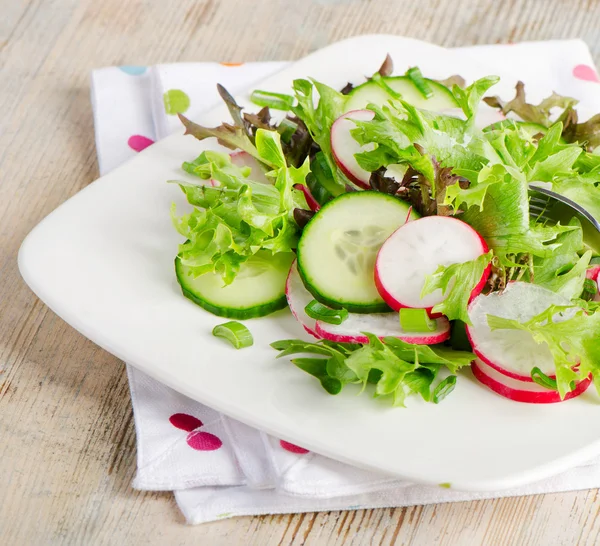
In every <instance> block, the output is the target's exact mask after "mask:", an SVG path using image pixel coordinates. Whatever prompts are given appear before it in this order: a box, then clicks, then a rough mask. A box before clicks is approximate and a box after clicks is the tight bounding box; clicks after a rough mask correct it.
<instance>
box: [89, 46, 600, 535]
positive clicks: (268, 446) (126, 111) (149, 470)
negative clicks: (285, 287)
mask: <svg viewBox="0 0 600 546" xmlns="http://www.w3.org/2000/svg"><path fill="white" fill-rule="evenodd" d="M455 51H456V52H457V54H458V55H462V56H464V58H465V59H472V60H473V61H474V62H477V63H479V64H480V65H483V66H486V67H488V68H489V70H488V72H489V73H490V74H500V75H502V76H503V83H502V86H503V87H502V89H501V90H500V91H499V92H500V93H501V94H502V93H506V94H507V96H509V97H510V96H511V94H512V88H513V86H514V83H515V81H516V80H518V79H521V80H524V81H525V82H526V83H527V91H528V96H530V97H532V99H533V100H541V99H542V98H543V97H544V96H546V95H547V94H549V92H550V91H556V92H558V93H562V94H566V95H572V96H575V97H578V98H579V99H581V102H582V106H583V109H584V112H585V111H586V109H587V111H588V112H589V114H591V113H594V112H598V111H600V84H599V80H598V76H597V73H596V70H595V68H594V65H593V60H592V57H591V55H590V52H589V50H588V48H587V46H586V45H585V44H584V43H583V42H581V41H579V40H568V41H549V42H529V43H520V44H514V45H490V46H478V47H470V48H460V49H456V50H455ZM287 64H288V63H286V62H260V63H246V64H241V65H231V64H222V63H179V64H164V65H156V66H151V67H144V66H121V67H109V68H102V69H98V70H95V71H94V72H93V73H92V78H91V93H92V105H93V110H94V123H95V137H96V149H97V154H98V163H99V166H100V172H101V174H106V173H107V172H109V171H110V170H112V169H114V168H115V167H117V166H119V165H120V164H121V163H123V162H124V161H126V160H127V159H129V158H131V157H133V156H134V155H135V154H136V153H137V152H139V151H141V150H143V149H144V148H146V147H147V146H149V145H151V144H152V143H153V142H154V141H156V140H158V139H161V138H164V137H166V136H168V135H169V134H171V133H172V132H174V131H175V130H178V129H179V127H180V123H179V120H178V119H177V116H176V114H177V113H179V112H180V113H185V114H186V116H189V117H191V118H192V119H193V118H194V117H197V116H199V115H200V114H201V113H202V112H204V111H207V110H210V109H211V108H212V107H214V106H215V105H217V104H218V103H219V101H220V97H219V96H218V93H217V92H216V87H215V85H216V83H217V82H218V83H221V84H223V85H224V86H225V87H226V88H227V89H228V90H229V91H230V92H231V93H232V94H233V95H235V94H238V93H241V92H243V91H245V90H246V89H249V88H252V87H253V86H255V85H256V84H257V83H259V82H260V81H262V80H263V79H265V78H266V77H268V76H271V75H273V74H275V73H276V72H278V71H279V70H281V69H282V68H284V67H285V66H287ZM127 373H128V376H129V383H130V388H131V400H132V405H133V410H134V416H135V426H136V436H137V448H138V451H137V474H136V477H135V480H134V482H133V486H134V487H135V488H137V489H142V490H169V491H174V494H175V499H176V501H177V503H178V505H179V507H180V509H181V511H182V512H183V514H184V516H185V518H186V520H187V521H188V522H189V523H193V524H195V523H202V522H206V521H211V520H216V519H222V518H227V517H233V516H239V515H252V514H272V513H290V512H313V511H323V510H341V509H344V510H348V509H350V510H352V509H359V508H376V507H388V506H408V505H414V504H430V503H439V502H452V501H463V500H474V499H484V498H493V497H504V496H519V495H529V494H536V493H550V492H562V491H570V490H577V489H586V488H595V487H600V458H598V459H596V460H594V461H591V462H590V463H588V464H586V465H583V466H580V467H577V468H574V469H572V470H569V471H568V472H565V473H563V474H560V475H558V476H555V477H552V478H549V479H546V480H543V481H540V482H537V483H534V484H530V485H527V486H524V487H520V488H516V489H511V490H503V491H497V492H485V493H472V492H460V491H453V490H451V489H444V488H441V487H431V486H423V485H419V484H413V483H409V482H406V481H402V480H398V479H396V478H393V477H390V476H387V475H384V474H380V473H376V472H370V471H366V470H362V469H358V468H354V467H352V466H349V465H347V464H344V463H340V462H337V461H334V460H332V459H328V458H326V457H323V456H321V455H318V454H316V453H311V452H309V451H307V450H306V449H304V448H302V447H301V446H296V445H293V444H290V443H288V442H285V441H281V440H279V439H278V438H274V437H272V436H269V435H267V434H265V433H263V432H261V431H258V430H256V429H253V428H251V427H249V426H247V425H245V424H243V423H240V422H239V421H235V420H233V419H230V418H228V417H227V416H224V415H222V414H219V413H218V412H216V411H214V410H212V409H211V408H209V407H207V406H204V405H203V404H200V403H198V402H195V401H193V400H191V399H189V398H187V397H186V396H183V395H181V394H179V393H177V392H175V391H173V390H172V389H170V388H168V387H166V386H165V385H162V384H161V383H158V382H157V381H155V380H154V379H151V378H150V377H148V376H146V375H145V374H144V373H142V372H140V371H139V370H137V369H135V368H134V367H132V366H130V365H128V366H127ZM399 411H400V410H399Z"/></svg>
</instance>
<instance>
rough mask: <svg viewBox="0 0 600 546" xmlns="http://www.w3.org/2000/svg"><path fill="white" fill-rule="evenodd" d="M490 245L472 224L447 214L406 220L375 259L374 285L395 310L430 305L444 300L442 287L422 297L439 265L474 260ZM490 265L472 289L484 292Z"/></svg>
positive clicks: (472, 296) (425, 307)
mask: <svg viewBox="0 0 600 546" xmlns="http://www.w3.org/2000/svg"><path fill="white" fill-rule="evenodd" d="M486 252H488V246H487V244H486V243H485V241H484V240H483V239H482V237H481V236H480V235H479V233H477V232H476V231H475V230H474V229H473V228H472V227H471V226H469V225H468V224H465V223H464V222H462V221H461V220H457V219H456V218H451V217H448V216H427V217H425V218H420V219H418V220H413V221H411V222H407V223H406V224H404V225H403V226H402V227H400V228H398V229H397V230H396V231H395V232H394V233H392V235H390V237H388V239H387V240H386V241H385V243H383V246H382V247H381V249H380V250H379V253H378V254H377V260H376V261H375V285H376V286H377V290H378V292H379V294H380V295H381V297H382V298H383V299H384V300H385V302H386V303H387V304H388V305H389V306H390V307H391V308H392V309H393V310H394V311H398V310H400V309H401V308H402V307H414V308H419V309H427V310H428V311H431V308H432V307H433V306H435V305H437V304H438V303H441V302H442V301H443V300H444V296H443V295H442V291H441V290H436V291H435V292H432V293H431V294H427V295H426V296H424V297H421V291H422V290H423V286H424V284H425V279H426V278H427V277H428V276H429V275H431V274H432V273H434V272H435V271H436V270H437V268H438V267H439V266H440V265H444V266H448V265H452V264H457V263H463V262H467V261H470V260H475V259H476V258H478V257H479V256H481V255H482V254H485V253H486ZM489 272H490V267H489V266H488V267H487V268H486V270H485V271H484V273H483V276H482V277H481V280H480V281H479V282H478V283H477V286H475V287H474V288H473V291H472V293H471V298H474V297H475V296H477V294H479V293H480V292H481V290H482V289H483V287H484V286H485V283H486V281H487V278H488V276H489Z"/></svg>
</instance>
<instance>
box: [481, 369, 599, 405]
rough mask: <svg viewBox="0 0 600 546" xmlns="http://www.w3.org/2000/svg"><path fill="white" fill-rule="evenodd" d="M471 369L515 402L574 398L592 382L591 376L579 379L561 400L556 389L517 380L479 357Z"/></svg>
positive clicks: (500, 393)
mask: <svg viewBox="0 0 600 546" xmlns="http://www.w3.org/2000/svg"><path fill="white" fill-rule="evenodd" d="M471 370H472V371H473V375H474V376H475V378H476V379H477V380H478V381H480V382H481V383H483V384H484V385H485V386H486V387H489V388H490V389H491V390H493V391H494V392H495V393H497V394H499V395H500V396H504V398H509V399H510V400H515V401H516V402H528V403H530V404H551V403H554V402H563V401H564V400H569V398H575V397H576V396H579V395H580V394H582V393H583V392H585V391H586V389H587V388H588V387H589V386H590V384H591V382H592V378H591V376H590V377H589V378H587V379H584V380H583V381H580V382H579V383H578V384H577V386H576V387H575V390H573V391H571V392H570V393H568V394H566V395H565V398H564V400H561V399H560V396H559V394H558V392H557V391H552V390H550V389H546V388H544V387H542V386H541V385H538V384H537V383H534V382H532V381H519V380H518V379H513V378H512V377H507V376H506V375H503V374H501V373H500V372H498V371H497V370H496V369H494V368H492V367H491V366H489V365H488V364H486V363H485V362H483V361H481V360H480V359H476V360H474V361H473V363H472V364H471Z"/></svg>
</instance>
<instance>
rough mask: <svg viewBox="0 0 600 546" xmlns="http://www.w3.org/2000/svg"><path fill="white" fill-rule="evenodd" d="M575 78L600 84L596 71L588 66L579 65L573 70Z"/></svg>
mask: <svg viewBox="0 0 600 546" xmlns="http://www.w3.org/2000/svg"><path fill="white" fill-rule="evenodd" d="M573 76H575V77H576V78H577V79H578V80H585V81H588V82H600V79H599V78H598V74H597V73H596V70H595V69H594V68H593V67H591V66H589V65H587V64H578V65H577V66H576V67H575V68H574V69H573Z"/></svg>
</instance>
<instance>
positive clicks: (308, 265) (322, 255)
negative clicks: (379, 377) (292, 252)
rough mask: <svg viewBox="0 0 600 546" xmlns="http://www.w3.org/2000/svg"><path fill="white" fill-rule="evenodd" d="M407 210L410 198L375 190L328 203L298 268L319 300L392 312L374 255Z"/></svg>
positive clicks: (303, 244)
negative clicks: (379, 287) (377, 275)
mask: <svg viewBox="0 0 600 546" xmlns="http://www.w3.org/2000/svg"><path fill="white" fill-rule="evenodd" d="M408 213H409V205H408V204H407V203H405V202H404V201H401V200H400V199H398V198H396V197H394V196H392V195H388V194H385V193H380V192H375V191H360V192H351V193H345V194H343V195H341V196H339V197H336V198H335V199H333V200H332V201H329V202H328V203H327V204H326V205H325V206H323V207H322V208H321V210H320V211H319V212H317V213H316V214H315V216H314V217H313V218H312V219H311V220H310V222H309V223H308V224H307V225H306V227H305V228H304V231H303V232H302V236H301V237H300V242H299V243H298V271H299V272H300V276H301V277H302V280H303V282H304V284H305V286H306V288H307V289H308V290H309V291H310V292H311V294H312V295H313V296H314V297H315V299H317V300H318V301H320V302H321V303H324V304H326V305H329V306H330V307H334V308H338V309H339V308H341V307H343V308H345V309H347V310H348V311H351V312H353V313H378V312H385V311H389V307H388V306H387V305H386V303H385V302H384V301H383V299H382V298H381V296H380V295H379V292H377V288H376V286H375V274H374V267H375V258H376V257H377V252H378V250H379V248H380V247H381V245H382V244H383V243H384V241H385V240H386V239H387V238H388V237H389V236H390V235H391V234H392V233H393V232H394V231H395V230H396V229H398V228H399V227H400V226H402V225H404V223H405V222H406V220H407V218H408ZM411 218H413V219H414V218H418V214H416V213H414V212H413V213H411Z"/></svg>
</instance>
